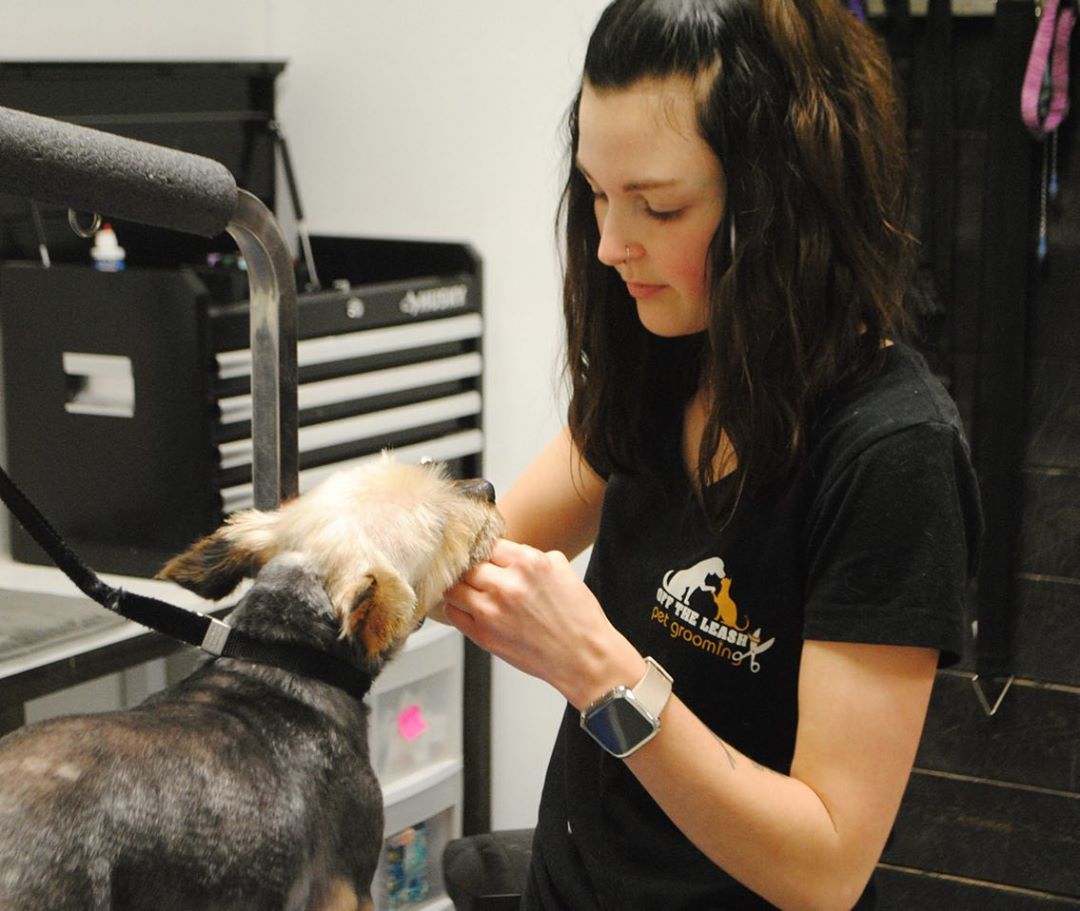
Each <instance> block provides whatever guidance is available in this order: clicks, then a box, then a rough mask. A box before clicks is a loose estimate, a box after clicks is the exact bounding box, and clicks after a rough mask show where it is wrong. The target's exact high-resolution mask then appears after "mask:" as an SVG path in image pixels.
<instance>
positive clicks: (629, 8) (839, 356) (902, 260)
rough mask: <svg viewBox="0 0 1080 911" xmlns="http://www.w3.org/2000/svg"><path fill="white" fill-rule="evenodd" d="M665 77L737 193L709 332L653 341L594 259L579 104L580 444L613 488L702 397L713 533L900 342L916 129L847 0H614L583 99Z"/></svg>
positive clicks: (575, 417)
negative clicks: (695, 96) (819, 415)
mask: <svg viewBox="0 0 1080 911" xmlns="http://www.w3.org/2000/svg"><path fill="white" fill-rule="evenodd" d="M670 76H682V77H687V78H690V79H691V80H695V81H696V82H697V83H698V84H699V85H700V84H701V82H702V81H703V80H706V82H705V85H704V86H703V87H702V89H701V93H700V97H701V102H700V105H699V111H698V123H699V128H700V131H701V134H702V136H703V137H704V138H705V140H706V142H708V144H709V146H710V147H711V148H712V150H713V152H714V153H715V154H716V156H717V157H718V159H719V161H720V163H721V165H722V166H723V168H724V173H725V177H726V181H727V213H726V215H725V218H724V220H723V222H722V223H721V225H720V227H719V229H718V230H717V232H716V235H715V236H714V237H713V240H712V244H711V246H710V250H709V256H708V259H709V274H710V276H711V289H710V297H711V301H712V312H711V314H710V318H709V325H708V328H707V330H706V332H705V333H702V334H701V335H700V336H694V337H688V338H683V339H674V340H673V339H661V338H659V337H656V336H653V335H651V334H650V333H649V332H648V331H647V330H645V328H644V327H643V326H642V325H641V323H640V321H639V320H638V319H637V315H636V312H635V309H634V307H633V305H632V301H631V299H630V298H629V296H628V293H627V290H626V288H625V286H624V285H623V283H622V282H621V281H620V279H619V277H618V275H617V274H616V272H615V270H614V269H611V268H610V267H607V266H604V265H602V264H601V263H600V262H599V261H598V259H597V249H598V245H599V239H600V238H599V231H598V228H597V225H596V219H595V215H594V211H593V199H592V194H591V191H590V189H589V187H588V185H587V183H586V182H585V180H584V178H583V177H582V176H581V175H580V174H579V173H578V172H577V170H576V169H575V168H574V166H573V162H574V158H575V157H576V154H577V145H578V138H579V130H578V120H577V113H578V104H579V101H580V92H579V94H578V97H577V98H576V99H575V100H574V103H573V105H572V107H571V109H570V112H569V115H568V127H569V140H570V142H569V144H570V166H569V175H568V178H567V182H566V187H565V190H564V194H563V200H562V206H561V207H560V216H561V219H560V223H561V224H563V225H564V226H565V233H566V250H565V263H564V266H565V277H564V294H563V297H564V311H565V319H566V330H567V374H568V379H569V383H570V392H571V398H570V412H569V419H570V430H571V433H572V435H573V437H574V440H575V442H576V443H577V445H578V447H579V449H580V450H581V451H582V452H583V453H584V454H585V456H586V457H587V458H588V459H589V461H590V462H591V463H592V464H593V465H594V467H596V468H597V469H598V470H600V471H601V472H609V471H613V470H619V471H626V472H631V473H640V472H644V471H648V470H650V467H651V461H652V458H653V454H654V452H655V450H654V447H653V445H652V440H651V438H652V436H654V435H655V432H656V425H655V419H656V416H657V413H658V412H657V410H656V409H657V408H659V407H667V408H668V409H670V407H671V406H672V403H675V404H676V405H678V404H680V403H683V402H685V401H686V400H687V399H688V398H689V396H690V395H691V394H692V393H693V392H694V390H696V389H697V388H699V387H702V388H703V389H704V391H705V392H706V400H707V401H708V402H709V409H710V410H709V414H708V418H707V423H706V427H705V432H704V435H703V438H702V442H701V451H700V453H699V459H698V476H697V481H698V484H699V488H700V490H702V491H703V492H704V494H705V500H706V506H707V507H708V508H709V512H710V514H711V515H712V516H713V517H714V518H716V519H719V518H721V516H722V513H723V511H724V510H725V509H728V510H730V509H733V508H734V506H733V502H732V499H731V493H730V491H735V492H741V491H744V490H754V489H756V488H758V487H760V486H761V485H762V484H766V483H770V482H772V481H776V480H781V479H783V478H784V477H785V476H787V475H788V473H789V472H790V471H791V469H792V468H793V467H794V465H795V464H796V463H797V461H798V460H799V458H800V456H801V453H802V450H803V446H804V444H805V441H806V437H807V430H808V428H809V424H810V422H811V420H812V418H813V413H814V407H815V403H817V402H819V401H820V399H821V396H822V394H823V393H825V392H827V391H829V390H832V389H836V388H837V387H839V386H842V385H844V384H846V383H849V382H852V381H855V380H857V379H859V378H861V377H864V376H867V375H869V374H870V373H871V372H873V370H874V369H875V368H876V366H877V365H878V364H879V363H880V358H881V351H882V343H883V341H884V340H885V339H886V338H893V337H896V336H898V335H901V334H902V333H903V331H904V330H905V329H906V327H907V320H906V317H905V314H904V308H903V297H904V292H905V290H906V287H907V282H908V278H909V275H910V268H911V263H912V240H911V237H910V235H909V234H908V233H907V232H906V230H905V222H906V217H907V192H906V190H907V169H906V156H905V151H904V145H905V143H904V133H903V128H902V123H901V116H900V111H899V109H898V103H897V100H896V96H895V94H894V91H893V87H892V78H891V68H890V64H889V60H888V57H887V55H886V53H885V51H884V48H883V46H882V43H881V42H880V40H879V39H878V38H877V37H876V36H875V35H874V34H873V33H872V32H871V31H870V30H869V29H868V28H866V27H865V26H863V25H861V24H860V23H859V22H858V21H857V20H856V19H855V17H854V16H852V15H851V14H850V13H849V12H848V11H847V10H846V9H844V8H843V5H842V4H841V3H840V0H615V2H614V3H612V4H611V5H609V6H608V7H607V8H606V9H605V11H604V12H603V14H602V15H601V17H600V20H599V23H598V24H597V26H596V29H595V30H594V32H593V34H592V37H591V39H590V41H589V46H588V51H587V53H586V58H585V66H584V73H583V84H584V83H588V84H589V85H591V86H593V87H595V88H597V89H618V88H627V87H629V86H631V85H633V84H634V83H635V82H638V81H639V80H642V79H647V78H665V77H670ZM708 80H711V84H710V82H709V81H708ZM723 434H726V435H727V437H728V439H729V440H730V441H731V444H732V446H733V448H734V450H735V454H736V458H737V466H736V469H735V479H734V481H735V483H734V484H733V485H731V486H730V487H727V485H724V486H725V487H727V489H728V491H729V493H727V494H719V493H716V492H715V489H714V490H712V491H710V486H711V485H712V482H713V481H714V480H715V478H714V477H713V455H714V454H715V453H716V452H717V450H718V448H719V445H720V442H721V439H722V435H723ZM736 496H737V494H736Z"/></svg>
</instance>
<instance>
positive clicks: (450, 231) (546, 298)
mask: <svg viewBox="0 0 1080 911" xmlns="http://www.w3.org/2000/svg"><path fill="white" fill-rule="evenodd" d="M602 6H603V2H602V0H544V2H543V3H523V2H520V0H458V2H456V3H454V2H450V3H448V2H435V0H393V2H389V0H233V2H221V0H183V2H182V3H165V2H158V0H155V2H147V0H107V2H99V3H94V4H88V3H85V2H76V0H41V2H39V3H37V4H33V5H29V6H23V7H22V8H21V9H20V13H19V16H18V17H10V18H9V21H8V22H6V23H5V26H4V29H3V30H0V59H13V58H22V59H42V58H49V59H101V58H125V59H153V58H173V59H186V58H192V57H196V58H235V57H252V58H260V57H272V58H281V59H285V60H286V61H287V62H288V66H287V68H286V71H285V73H284V74H283V76H282V77H281V79H280V81H279V96H278V97H279V109H278V113H279V115H280V118H281V121H282V123H283V125H284V127H285V129H286V131H287V134H288V138H289V142H290V150H291V152H292V155H293V158H294V164H295V166H296V169H297V174H298V179H299V181H300V186H301V193H302V197H303V202H304V208H305V213H306V215H307V221H308V227H309V229H310V230H311V231H312V233H325V234H361V235H377V236H383V237H399V238H431V239H454V240H465V241H468V242H469V243H471V244H473V245H474V246H475V247H476V249H477V250H478V251H479V253H480V255H481V256H482V258H483V261H484V269H485V288H484V293H485V299H486V306H487V335H486V354H487V367H486V370H487V373H486V384H485V385H486V388H485V401H486V413H485V425H486V430H487V439H488V444H487V461H486V466H487V474H488V475H489V477H490V478H491V480H492V481H493V482H494V483H495V485H496V488H497V489H505V488H506V487H507V486H508V485H509V484H510V483H511V482H512V481H513V479H514V477H515V476H516V474H517V473H518V472H519V471H520V470H521V469H522V468H523V467H524V466H525V464H526V463H527V462H528V460H529V459H530V457H531V455H532V454H533V453H534V452H535V451H536V450H537V449H538V448H539V447H540V446H541V445H542V444H543V443H544V442H545V441H546V440H547V439H548V438H549V437H550V436H551V435H552V434H553V433H554V432H555V431H556V429H557V427H558V425H559V421H560V419H561V417H562V414H563V410H564V406H563V403H562V399H561V388H560V386H559V383H558V374H557V369H556V368H557V358H558V352H559V288H558V274H557V272H558V270H557V258H556V254H555V243H554V234H553V227H552V226H553V219H554V212H555V205H556V202H557V196H558V189H559V183H560V180H561V176H562V152H563V147H562V140H563V136H562V122H563V117H564V112H565V109H566V106H567V104H568V103H569V101H570V98H571V95H572V93H573V89H574V85H575V82H576V78H577V75H578V72H579V68H580V63H581V58H582V55H583V51H584V44H585V40H586V38H587V35H588V32H589V30H590V28H591V26H592V23H593V22H594V20H595V18H596V16H597V15H598V14H599V11H600V9H601V8H602ZM12 20H16V21H12ZM493 700H494V718H493V730H494V740H495V742H494V753H493V776H494V781H493V794H492V809H493V824H494V825H495V826H496V827H514V826H526V825H531V824H532V823H533V821H534V820H535V811H536V801H537V799H538V796H539V789H540V784H541V779H542V775H543V769H544V766H545V764H546V760H547V755H548V751H549V749H550V745H551V741H552V736H553V734H554V730H555V726H556V724H557V722H558V718H559V715H560V713H561V708H562V704H561V701H560V700H559V699H558V698H557V697H556V696H555V695H554V693H553V692H551V691H549V690H548V689H547V688H546V687H544V686H543V685H541V684H538V683H536V682H535V681H531V680H529V679H527V678H525V677H524V676H523V675H521V674H518V673H517V672H516V671H513V670H512V669H510V668H507V667H505V666H504V665H501V664H499V665H497V666H496V669H495V678H494V693H493Z"/></svg>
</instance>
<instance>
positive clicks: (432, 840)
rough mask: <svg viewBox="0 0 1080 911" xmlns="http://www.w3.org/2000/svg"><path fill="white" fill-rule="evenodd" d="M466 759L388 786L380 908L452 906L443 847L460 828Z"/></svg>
mask: <svg viewBox="0 0 1080 911" xmlns="http://www.w3.org/2000/svg"><path fill="white" fill-rule="evenodd" d="M461 769H462V764H461V762H460V760H451V761H447V762H444V763H440V764H439V765H437V766H435V767H433V768H431V769H429V770H428V771H427V773H425V774H418V775H414V776H411V777H410V778H408V779H404V780H402V781H401V782H399V784H398V785H397V786H394V787H391V788H384V789H383V795H384V800H385V802H386V811H385V812H386V825H385V830H384V832H385V837H384V841H383V849H382V854H381V856H380V858H379V866H378V869H377V870H376V873H375V881H374V883H373V887H372V893H373V897H374V900H375V908H376V911H451V909H452V908H453V907H454V906H453V903H452V902H451V901H450V899H449V897H448V896H447V895H446V888H445V885H444V882H443V876H442V853H443V849H444V848H445V847H446V845H447V842H449V841H450V840H451V839H452V838H456V837H457V836H459V835H460V834H461V790H462V776H461Z"/></svg>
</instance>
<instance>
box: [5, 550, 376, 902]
mask: <svg viewBox="0 0 1080 911" xmlns="http://www.w3.org/2000/svg"><path fill="white" fill-rule="evenodd" d="M283 601H284V602H286V603H287V606H286V607H284V608H283V607H282V602H283ZM319 613H323V614H325V619H324V621H323V622H321V623H312V622H311V621H312V615H313V614H319ZM233 616H234V617H236V618H237V619H236V621H235V622H236V623H237V626H238V627H243V626H245V625H249V624H253V625H256V626H260V627H261V628H263V629H264V632H265V630H266V627H267V626H269V625H276V626H277V630H278V636H280V637H282V638H285V639H288V638H289V637H290V636H291V635H294V634H293V633H290V631H289V629H288V624H295V625H297V626H298V627H302V628H303V630H304V636H305V639H306V644H310V645H320V644H321V645H322V646H324V647H325V648H326V650H327V651H332V650H333V648H334V645H335V643H336V639H337V621H336V618H335V617H334V615H333V612H332V610H331V608H330V605H329V601H328V600H327V599H326V595H325V593H324V592H323V591H322V589H321V587H320V586H319V585H318V581H317V580H316V579H315V578H314V577H312V576H311V575H310V574H309V573H306V572H304V570H303V568H302V567H301V566H298V565H295V564H293V563H291V562H290V561H289V560H287V559H282V560H280V561H278V565H274V566H271V567H268V570H267V572H266V573H265V574H264V577H260V579H259V581H258V583H257V584H256V586H255V587H254V588H253V589H252V590H251V592H249V594H248V596H247V597H246V598H245V600H244V601H243V602H242V603H241V605H240V607H239V608H238V609H237V611H235V612H234V614H233ZM320 640H322V641H321V643H320ZM382 823H383V815H382V795H381V792H380V790H379V785H378V782H377V781H376V780H375V776H374V773H373V772H372V769H371V765H370V761H369V757H368V747H367V708H366V706H364V704H363V703H362V702H360V701H359V700H357V699H355V698H353V697H352V696H350V695H348V694H347V693H345V692H343V691H341V690H338V689H336V688H335V687H332V686H330V685H328V684H325V683H321V682H319V681H315V680H311V679H309V678H306V677H302V676H299V675H297V674H293V673H290V672H288V671H283V670H280V669H277V668H273V667H267V666H265V665H252V664H248V663H246V662H240V661H235V660H232V659H227V658H220V659H217V660H216V661H214V662H212V663H210V664H207V665H204V666H203V667H202V668H201V669H199V670H197V671H196V672H195V673H194V674H192V675H191V676H190V677H188V678H187V679H186V680H183V681H181V682H180V683H179V684H177V685H176V686H174V687H172V688H170V689H168V690H165V691H164V692H162V693H160V694H158V695H156V696H153V697H151V698H150V699H148V700H147V701H146V702H144V703H143V704H142V705H140V706H138V707H136V708H134V709H130V710H127V711H120V712H109V713H104V714H99V715H84V716H71V717H66V718H58V719H54V720H51V721H45V722H41V723H38V724H35V725H30V726H28V727H25V728H22V729H20V730H18V731H16V732H14V733H12V734H10V735H8V736H7V737H5V738H4V739H3V740H0V911H15V909H17V911H38V909H41V911H45V909H51V911H84V909H85V911H90V909H93V911H99V909H131V911H141V909H146V911H170V909H178V911H179V909H185V911H191V909H199V911H211V909H222V911H224V909H244V911H250V909H260V908H267V909H270V908H274V909H280V908H289V909H291V908H296V909H307V908H313V909H314V908H325V907H333V906H334V904H335V901H336V899H333V898H332V894H336V895H337V896H339V897H340V896H349V897H350V898H349V901H350V903H354V902H357V901H362V900H364V899H366V898H367V895H366V893H367V890H368V888H369V884H370V881H371V877H372V875H373V874H374V871H375V866H376V863H377V861H378V851H379V846H380V845H381V840H382ZM353 896H355V897H353ZM345 906H346V907H348V906H349V905H348V904H346V905H345ZM353 906H354V907H355V904H354V905H353Z"/></svg>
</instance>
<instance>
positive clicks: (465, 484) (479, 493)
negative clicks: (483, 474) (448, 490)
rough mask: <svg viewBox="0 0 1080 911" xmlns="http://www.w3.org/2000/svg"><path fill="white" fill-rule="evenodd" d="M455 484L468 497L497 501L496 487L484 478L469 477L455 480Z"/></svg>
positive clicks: (491, 501) (490, 501)
mask: <svg viewBox="0 0 1080 911" xmlns="http://www.w3.org/2000/svg"><path fill="white" fill-rule="evenodd" d="M454 484H455V485H456V486H457V488H458V490H460V491H461V492H462V493H463V494H465V496H467V497H475V498H476V499H478V500H487V501H488V502H489V503H494V502H495V487H494V485H493V484H492V483H491V482H490V481H487V480H485V479H484V478H469V479H467V480H464V481H455V482H454Z"/></svg>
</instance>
